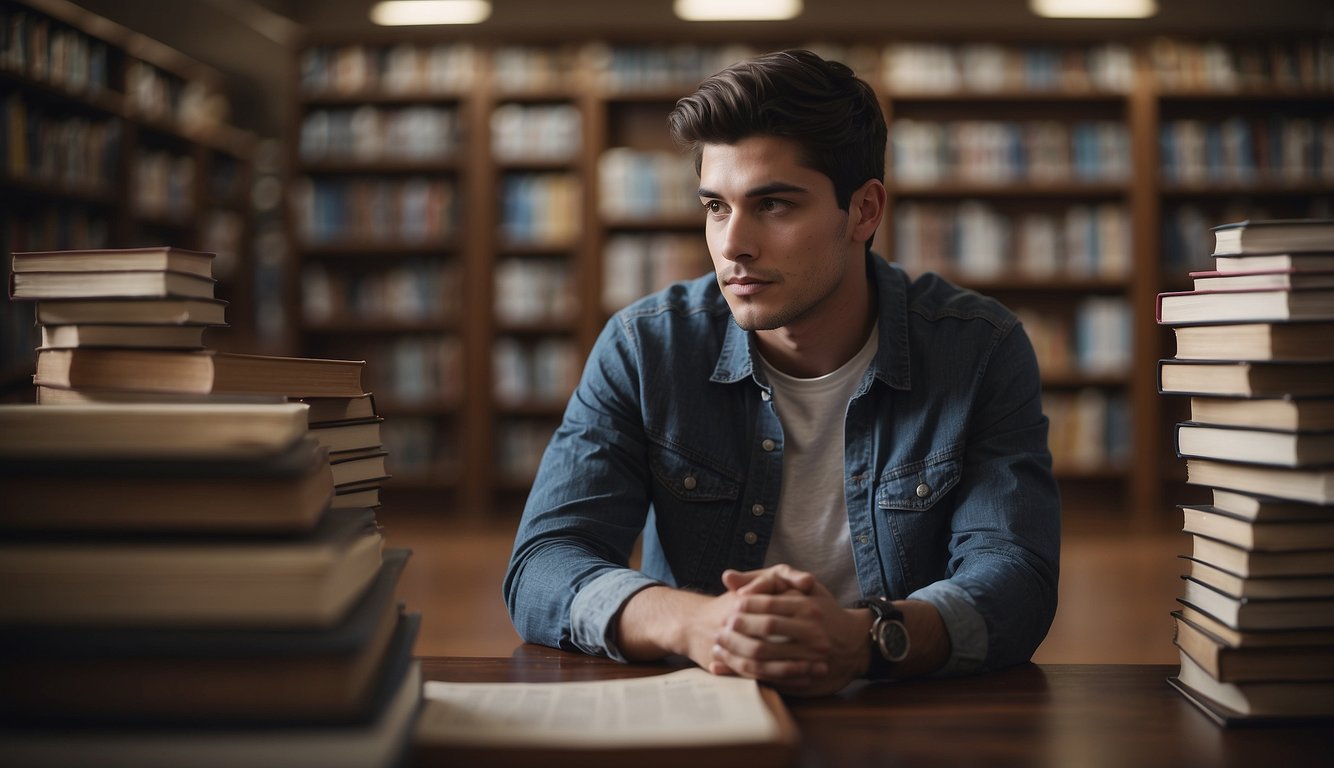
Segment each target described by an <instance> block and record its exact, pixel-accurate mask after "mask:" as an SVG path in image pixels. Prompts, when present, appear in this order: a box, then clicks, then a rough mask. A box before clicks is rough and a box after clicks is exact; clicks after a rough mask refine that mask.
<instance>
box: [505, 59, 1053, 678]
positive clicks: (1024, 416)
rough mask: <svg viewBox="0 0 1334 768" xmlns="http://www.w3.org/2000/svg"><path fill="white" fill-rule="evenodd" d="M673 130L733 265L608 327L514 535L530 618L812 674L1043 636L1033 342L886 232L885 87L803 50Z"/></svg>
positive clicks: (849, 673) (705, 91) (901, 669)
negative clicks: (906, 262)
mask: <svg viewBox="0 0 1334 768" xmlns="http://www.w3.org/2000/svg"><path fill="white" fill-rule="evenodd" d="M671 128H672V133H673V136H674V138H676V139H677V141H678V142H679V143H681V144H683V145H684V146H687V147H689V148H690V149H691V150H692V151H693V153H694V158H695V164H696V168H697V170H698V172H699V177H700V189H699V198H700V202H701V204H702V205H703V207H704V211H705V235H706V239H707V241H708V247H709V251H710V254H711V256H712V258H713V264H714V270H715V275H711V276H708V277H704V278H700V279H698V280H695V281H692V282H687V283H680V284H676V285H673V286H671V287H669V288H667V289H666V290H664V291H662V292H660V293H657V294H655V295H653V296H649V297H647V298H645V299H642V300H640V301H639V302H636V303H635V304H633V305H631V306H630V307H628V308H626V309H625V310H622V311H621V312H619V313H617V315H616V316H615V317H614V318H612V320H611V321H610V322H609V323H608V324H607V326H606V328H605V329H604V330H603V332H602V334H601V336H600V337H599V339H598V341H597V343H596V345H595V347H594V349H593V351H592V353H591V355H590V358H589V360H588V363H587V365H586V368H585V370H584V374H583V377H582V380H581V382H580V384H579V387H578V389H577V390H576V392H575V393H574V396H573V397H572V398H571V401H570V403H569V406H568V407H567V409H566V412H565V417H564V421H563V423H562V424H561V426H560V428H559V429H558V430H557V432H556V434H555V436H554V437H553V438H552V441H551V444H550V446H549V447H548V449H547V452H546V454H545V455H544V457H543V460H542V465H541V468H540V469H539V471H538V474H537V478H536V480H535V483H534V487H533V490H532V493H531V495H530V496H529V499H528V503H527V507H526V509H525V511H524V515H523V519H522V522H521V523H520V526H519V530H518V534H517V536H516V539H515V545H514V552H513V555H512V558H511V561H510V567H509V572H508V574H507V575H506V579H505V585H504V589H505V595H506V600H507V604H508V606H509V610H510V615H511V617H512V618H513V621H514V625H515V627H516V628H517V629H518V631H519V634H520V635H521V636H522V637H523V638H524V639H525V640H527V641H529V642H536V643H542V644H546V645H551V646H555V647H560V648H566V649H573V650H580V651H583V652H586V653H590V654H602V655H607V656H610V657H612V658H617V659H624V660H650V659H657V658H663V657H665V656H669V655H680V656H686V657H688V658H690V659H691V660H693V661H694V662H695V663H697V664H699V665H700V666H702V667H705V668H707V669H709V670H711V671H713V672H715V673H718V674H740V675H745V676H748V677H754V678H757V679H760V680H763V681H766V682H768V683H771V684H773V685H775V686H776V687H778V688H779V689H780V690H784V691H786V692H790V693H794V694H807V695H818V694H825V693H831V692H833V691H836V690H838V689H839V688H841V687H843V686H844V685H846V684H847V683H848V682H850V681H851V680H854V679H857V678H861V677H870V678H876V679H885V678H900V677H909V676H914V675H922V674H930V673H935V674H942V675H953V674H966V673H970V672H975V671H978V670H983V669H989V668H994V667H999V666H1003V665H1007V664H1014V663H1018V662H1021V661H1025V660H1027V659H1028V658H1029V657H1030V656H1031V654H1032V653H1033V651H1034V650H1035V649H1036V648H1037V646H1038V644H1039V643H1040V642H1041V641H1042V638H1043V637H1044V636H1045V634H1046V632H1047V629H1048V627H1049V626H1050V624H1051V620H1052V616H1053V615H1054V613H1055V608H1056V581H1057V565H1058V551H1059V541H1060V523H1059V502H1058V497H1057V491H1056V488H1055V484H1054V481H1053V479H1052V476H1051V457H1050V454H1049V453H1048V451H1047V444H1046V441H1047V421H1046V418H1045V417H1044V416H1043V414H1042V409H1041V402H1040V387H1039V380H1038V370H1037V363H1036V361H1035V358H1034V355H1033V351H1032V347H1031V345H1030V344H1029V341H1028V339H1027V337H1026V335H1025V334H1024V333H1023V330H1022V328H1021V327H1020V326H1019V325H1018V324H1017V322H1016V320H1015V318H1014V316H1013V315H1012V314H1010V313H1009V312H1008V311H1006V310H1005V309H1004V308H1003V307H1001V306H1000V305H999V304H997V303H996V302H993V301H991V300H988V299H984V298H982V297H980V296H978V295H976V294H973V293H970V292H965V291H960V290H958V289H956V288H954V287H952V286H950V285H948V284H947V283H945V282H944V281H943V280H941V279H939V278H938V277H936V276H932V275H928V276H925V277H922V278H920V279H918V280H916V281H912V280H910V279H909V278H908V277H907V276H906V275H905V274H904V273H903V272H902V270H900V269H898V268H897V267H894V266H892V265H890V264H888V263H886V262H885V261H884V260H883V259H881V258H879V257H878V256H875V255H874V254H872V253H871V251H870V241H871V238H872V237H873V235H874V233H875V231H876V228H877V226H878V225H879V223H880V219H881V216H882V214H883V212H884V207H885V198H886V193H885V186H884V183H883V178H884V154H885V137H886V128H885V123H884V118H883V116H882V114H881V112H880V108H879V105H878V102H877V100H876V97H875V94H874V93H873V92H872V91H871V89H870V87H869V86H867V85H866V83H864V82H862V81H861V80H859V79H858V78H856V77H855V76H854V75H853V73H852V72H851V70H849V69H848V68H847V67H845V66H843V65H842V64H839V63H836V62H828V61H824V60H823V59H821V58H819V57H818V56H816V55H814V54H812V53H810V52H806V51H787V52H782V53H775V54H770V55H766V56H761V57H759V58H757V59H754V60H751V61H747V62H742V63H740V64H737V65H734V66H733V67H730V68H728V69H726V70H724V71H722V72H720V73H719V74H717V75H715V76H714V77H712V78H710V79H708V80H706V81H705V82H704V83H703V84H701V86H700V87H699V89H698V90H697V91H696V92H695V93H694V94H693V95H691V96H689V97H686V98H684V99H681V100H680V101H679V102H678V103H677V106H676V109H675V110H674V111H673V113H672V115H671ZM641 532H642V534H643V542H642V547H643V551H642V563H641V567H640V569H638V570H634V569H631V568H630V567H629V565H628V563H629V560H630V558H631V552H632V549H633V548H634V546H635V542H636V539H637V537H638V536H639V535H640V534H641Z"/></svg>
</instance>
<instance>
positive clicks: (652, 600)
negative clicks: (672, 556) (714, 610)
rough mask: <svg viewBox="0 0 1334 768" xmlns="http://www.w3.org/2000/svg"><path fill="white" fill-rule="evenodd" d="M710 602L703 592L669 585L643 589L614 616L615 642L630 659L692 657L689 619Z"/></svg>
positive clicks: (647, 659)
mask: <svg viewBox="0 0 1334 768" xmlns="http://www.w3.org/2000/svg"><path fill="white" fill-rule="evenodd" d="M710 602H711V600H710V598H709V597H708V596H706V595H701V594H698V593H695V592H686V591H684V590H679V589H673V588H671V587H664V586H654V587H649V588H647V589H642V590H640V591H638V592H636V593H635V594H634V595H632V596H631V597H630V599H629V600H627V601H626V603H625V606H624V607H623V608H622V609H621V613H620V615H619V616H618V617H617V620H616V638H617V641H616V644H617V646H618V647H619V648H620V650H621V653H622V654H624V655H625V657H626V658H627V659H629V660H631V661H652V660H655V659H661V658H663V657H664V656H671V655H678V656H692V654H691V653H690V633H689V631H688V627H689V624H690V619H691V618H692V617H694V616H697V615H698V614H699V613H700V612H701V611H704V610H706V609H707V606H708V604H709V603H710ZM692 658H693V656H692ZM697 661H698V660H697Z"/></svg>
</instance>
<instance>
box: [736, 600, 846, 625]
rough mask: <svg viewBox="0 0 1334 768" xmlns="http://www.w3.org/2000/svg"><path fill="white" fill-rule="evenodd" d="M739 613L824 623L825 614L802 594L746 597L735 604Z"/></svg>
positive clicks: (817, 605)
mask: <svg viewBox="0 0 1334 768" xmlns="http://www.w3.org/2000/svg"><path fill="white" fill-rule="evenodd" d="M737 611H738V612H739V613H754V614H762V615H773V616H787V617H791V618H802V619H806V620H808V621H814V622H816V623H824V619H825V612H824V609H822V608H821V607H820V605H819V603H817V602H816V601H814V600H812V599H811V598H810V597H809V596H807V595H803V594H793V593H785V594H781V595H746V596H745V599H744V600H742V601H740V602H739V603H737Z"/></svg>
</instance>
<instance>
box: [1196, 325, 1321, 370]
mask: <svg viewBox="0 0 1334 768" xmlns="http://www.w3.org/2000/svg"><path fill="white" fill-rule="evenodd" d="M1172 333H1173V335H1175V336H1176V358H1177V359H1178V360H1274V361H1280V362H1281V361H1303V362H1334V344H1331V343H1330V340H1331V339H1334V323H1240V324H1235V325H1179V326H1175V327H1174V328H1173V329H1172Z"/></svg>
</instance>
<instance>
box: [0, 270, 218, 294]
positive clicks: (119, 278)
mask: <svg viewBox="0 0 1334 768" xmlns="http://www.w3.org/2000/svg"><path fill="white" fill-rule="evenodd" d="M214 283H215V281H214V280H213V278H211V277H200V276H199V275H191V274H188V273H186V272H157V271H152V272H15V273H13V274H11V275H10V276H9V296H10V298H12V299H14V300H15V301H24V300H28V301H35V300H38V299H108V298H127V299H141V298H150V297H151V298H163V299H168V298H192V299H211V298H213V286H214Z"/></svg>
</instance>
